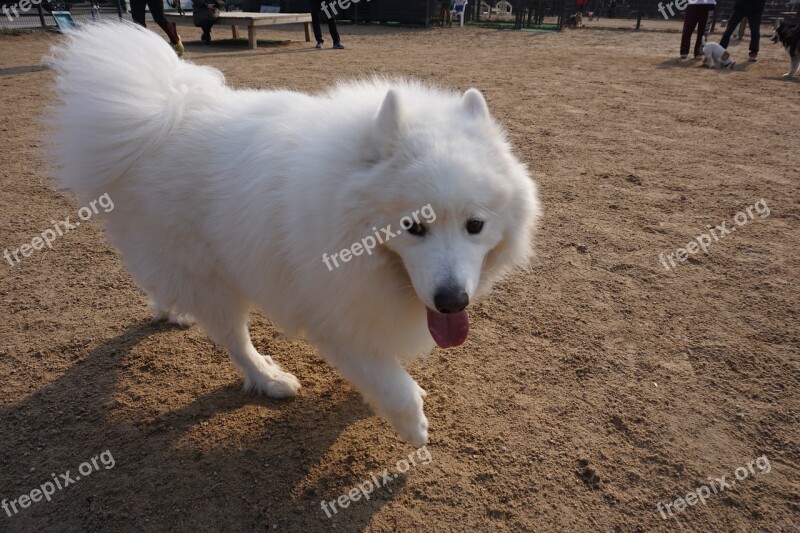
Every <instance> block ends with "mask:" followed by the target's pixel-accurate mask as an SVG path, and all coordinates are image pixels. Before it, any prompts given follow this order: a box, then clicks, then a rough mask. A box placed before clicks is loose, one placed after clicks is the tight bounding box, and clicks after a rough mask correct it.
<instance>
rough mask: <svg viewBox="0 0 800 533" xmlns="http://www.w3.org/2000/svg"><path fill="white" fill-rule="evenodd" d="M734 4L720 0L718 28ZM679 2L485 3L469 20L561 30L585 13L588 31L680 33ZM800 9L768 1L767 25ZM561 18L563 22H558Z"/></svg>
mask: <svg viewBox="0 0 800 533" xmlns="http://www.w3.org/2000/svg"><path fill="white" fill-rule="evenodd" d="M684 1H685V0H681V2H680V4H681V5H683V6H684V9H685V4H684ZM734 2H735V0H717V6H716V9H715V13H714V25H715V26H716V29H720V30H721V29H722V28H724V23H726V22H727V20H728V19H729V18H730V16H731V13H732V12H733V5H734ZM676 3H677V2H676V0H588V2H587V3H586V4H585V5H584V7H583V8H582V9H580V8H579V7H578V5H577V2H576V1H575V0H499V1H498V0H482V1H479V2H475V3H474V4H473V5H471V9H470V11H471V17H469V18H470V19H471V20H476V21H481V22H482V23H484V24H486V23H489V24H494V25H498V26H502V25H504V24H506V25H514V24H515V23H516V25H517V27H520V24H519V19H520V18H522V24H521V27H536V26H537V25H538V24H541V23H542V22H544V24H545V25H547V23H548V22H549V23H551V24H557V25H558V27H560V26H561V22H566V20H567V19H568V17H569V16H570V15H573V14H575V13H576V12H578V11H579V10H581V11H582V13H583V25H584V27H587V28H602V29H623V30H654V31H676V32H679V31H681V29H682V27H683V10H679V9H678V8H677V6H676V5H675V4H676ZM798 7H800V0H767V3H766V5H765V8H764V17H763V24H765V25H772V24H773V22H774V21H775V20H776V19H778V18H782V17H785V16H786V15H787V14H789V13H794V14H797V13H798ZM520 13H522V16H521V17H520ZM532 13H533V17H531V14H532ZM536 13H542V14H544V17H545V18H544V20H543V21H542V19H539V18H537V15H536ZM559 17H561V18H562V19H563V20H562V21H558V18H559ZM713 29H715V28H712V31H713Z"/></svg>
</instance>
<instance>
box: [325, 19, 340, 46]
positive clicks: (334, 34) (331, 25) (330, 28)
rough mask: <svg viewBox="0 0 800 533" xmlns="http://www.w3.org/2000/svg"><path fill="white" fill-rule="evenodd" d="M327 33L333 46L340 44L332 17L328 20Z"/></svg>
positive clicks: (334, 20)
mask: <svg viewBox="0 0 800 533" xmlns="http://www.w3.org/2000/svg"><path fill="white" fill-rule="evenodd" d="M328 31H329V32H331V39H333V43H334V44H336V43H338V42H341V39H340V38H339V31H338V30H337V29H336V19H334V18H333V17H331V18H329V19H328Z"/></svg>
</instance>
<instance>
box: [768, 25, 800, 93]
mask: <svg viewBox="0 0 800 533" xmlns="http://www.w3.org/2000/svg"><path fill="white" fill-rule="evenodd" d="M770 40H771V41H772V42H773V43H777V42H778V41H780V42H781V44H782V45H783V47H784V48H786V51H787V52H789V57H791V58H792V67H791V68H790V69H789V72H787V73H786V74H784V75H783V77H784V78H786V79H787V80H790V79H792V76H794V75H795V73H796V72H797V69H798V68H800V50H799V49H800V25H798V24H797V23H796V22H784V21H780V22H778V24H777V26H775V33H773V34H772V38H771V39H770Z"/></svg>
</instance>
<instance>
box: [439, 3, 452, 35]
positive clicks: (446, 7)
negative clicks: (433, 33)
mask: <svg viewBox="0 0 800 533" xmlns="http://www.w3.org/2000/svg"><path fill="white" fill-rule="evenodd" d="M450 9H451V7H450V0H442V7H441V8H440V9H439V26H441V27H442V28H444V27H445V25H447V26H449V25H450V24H451V22H450Z"/></svg>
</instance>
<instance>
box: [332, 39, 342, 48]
mask: <svg viewBox="0 0 800 533" xmlns="http://www.w3.org/2000/svg"><path fill="white" fill-rule="evenodd" d="M333 47H334V48H335V49H336V50H344V45H343V44H342V41H336V42H335V43H333Z"/></svg>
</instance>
